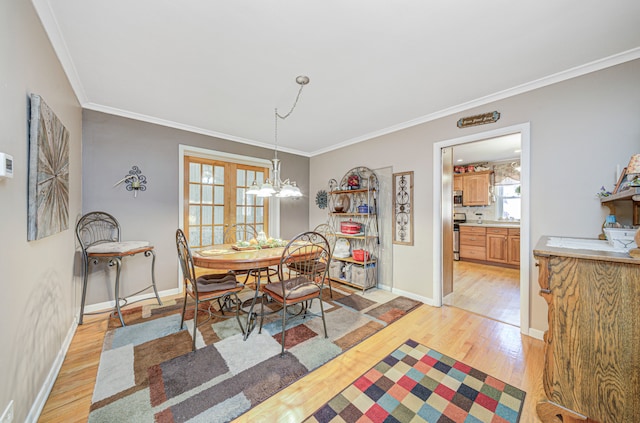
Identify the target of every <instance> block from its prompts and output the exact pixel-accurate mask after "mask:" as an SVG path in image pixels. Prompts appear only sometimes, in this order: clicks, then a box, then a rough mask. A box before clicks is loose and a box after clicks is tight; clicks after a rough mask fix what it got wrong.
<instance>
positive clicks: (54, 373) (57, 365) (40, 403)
mask: <svg viewBox="0 0 640 423" xmlns="http://www.w3.org/2000/svg"><path fill="white" fill-rule="evenodd" d="M77 328H78V323H77V320H76V319H74V320H73V322H72V323H71V327H69V330H68V331H67V336H66V337H65V338H64V342H63V343H62V346H61V347H60V351H58V355H57V356H56V359H55V360H54V362H53V364H52V365H51V369H50V370H49V374H48V375H47V377H46V379H45V380H44V383H43V384H42V387H41V388H40V392H38V396H37V397H36V399H35V401H34V402H33V404H32V405H31V409H30V410H29V414H28V415H27V418H26V419H25V422H28V423H31V422H33V423H35V422H37V421H38V419H39V418H40V413H42V410H43V409H44V405H45V404H46V402H47V399H48V398H49V394H50V393H51V389H53V384H54V383H55V382H56V379H57V378H58V373H60V369H61V368H62V363H63V362H64V358H65V357H66V356H67V351H69V346H70V345H71V340H73V335H75V333H76V329H77Z"/></svg>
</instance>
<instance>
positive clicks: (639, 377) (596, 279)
mask: <svg viewBox="0 0 640 423" xmlns="http://www.w3.org/2000/svg"><path fill="white" fill-rule="evenodd" d="M547 241H548V238H547V237H543V238H542V239H541V240H540V241H539V242H538V245H537V246H536V248H535V249H534V251H533V255H534V257H535V259H536V260H537V266H539V277H538V283H539V285H540V288H541V289H540V295H541V296H542V297H543V298H544V300H545V301H546V302H547V305H548V314H547V315H548V325H549V326H548V327H549V329H548V330H547V331H546V332H545V334H544V367H543V374H542V383H543V387H544V393H545V398H544V399H543V400H542V401H540V402H539V403H538V405H537V407H536V410H537V412H538V416H539V417H540V419H541V420H542V421H543V422H558V421H578V420H579V421H582V420H586V419H589V421H597V422H601V423H609V422H640V354H638V351H640V301H638V298H640V283H638V281H640V260H638V259H634V258H631V257H629V256H628V254H626V253H625V254H623V253H612V252H599V251H594V250H576V249H569V248H556V247H548V246H547Z"/></svg>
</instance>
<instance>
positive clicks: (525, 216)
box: [433, 122, 531, 335]
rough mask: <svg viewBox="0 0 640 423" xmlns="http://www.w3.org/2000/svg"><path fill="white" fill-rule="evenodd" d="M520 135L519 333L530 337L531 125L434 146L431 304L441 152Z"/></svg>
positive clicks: (438, 248) (436, 279)
mask: <svg viewBox="0 0 640 423" xmlns="http://www.w3.org/2000/svg"><path fill="white" fill-rule="evenodd" d="M518 132H519V133H520V136H521V152H520V166H521V170H520V186H521V188H520V190H521V194H520V195H521V199H522V200H521V207H522V210H521V211H522V216H521V218H520V332H521V333H524V334H527V335H528V334H529V308H530V307H529V304H530V301H529V290H530V282H529V279H530V270H529V266H530V257H529V251H530V226H531V222H530V217H529V192H530V189H529V184H530V179H529V175H530V160H531V158H530V138H531V136H530V135H531V130H530V123H529V122H526V123H523V124H519V125H513V126H508V127H504V128H499V129H495V130H492V131H487V132H480V133H477V134H472V135H467V136H464V137H460V138H454V139H449V140H445V141H439V142H436V143H434V144H433V187H434V190H433V216H434V219H433V302H434V305H435V306H437V307H441V306H442V234H443V227H442V225H443V221H442V151H441V150H442V149H443V148H446V147H452V146H455V145H459V144H465V143H468V142H473V141H481V140H486V139H489V138H496V137H500V136H503V135H508V134H514V133H518Z"/></svg>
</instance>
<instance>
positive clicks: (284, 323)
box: [280, 302, 287, 357]
mask: <svg viewBox="0 0 640 423" xmlns="http://www.w3.org/2000/svg"><path fill="white" fill-rule="evenodd" d="M286 328H287V303H286V302H285V303H284V304H283V305H282V336H281V338H280V342H282V349H281V350H280V356H281V357H282V356H283V355H284V340H285V329H286Z"/></svg>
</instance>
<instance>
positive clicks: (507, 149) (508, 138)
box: [453, 133, 522, 166]
mask: <svg viewBox="0 0 640 423" xmlns="http://www.w3.org/2000/svg"><path fill="white" fill-rule="evenodd" d="M520 140H521V138H520V134H519V133H518V134H509V135H503V136H500V137H496V138H490V139H487V140H482V141H474V142H468V143H466V144H459V145H455V146H454V147H453V164H454V166H455V165H467V164H475V163H483V162H499V161H505V160H514V159H519V158H520V153H521V151H520V147H521V145H522V144H521V142H520Z"/></svg>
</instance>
